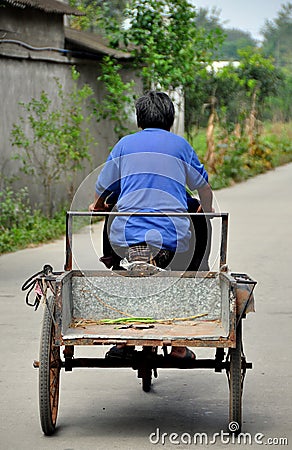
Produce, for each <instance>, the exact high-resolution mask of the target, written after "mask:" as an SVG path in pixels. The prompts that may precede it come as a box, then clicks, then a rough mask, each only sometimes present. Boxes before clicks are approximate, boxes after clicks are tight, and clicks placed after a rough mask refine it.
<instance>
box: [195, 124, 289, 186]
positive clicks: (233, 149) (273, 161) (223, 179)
mask: <svg viewBox="0 0 292 450" xmlns="http://www.w3.org/2000/svg"><path fill="white" fill-rule="evenodd" d="M190 142H191V144H192V146H193V147H194V149H195V150H196V152H197V154H198V155H199V157H200V159H201V160H202V161H204V157H205V154H206V136H205V133H204V130H201V131H199V132H196V133H193V134H192V135H191V136H190ZM216 148H217V149H216V172H215V173H213V174H211V175H210V177H209V178H210V184H211V186H212V188H213V189H215V190H216V189H222V188H224V187H228V186H231V185H232V184H234V183H238V182H241V181H244V180H247V179H248V178H251V177H253V176H255V175H258V174H260V173H264V172H266V171H268V170H271V169H273V168H274V167H277V166H279V165H281V164H285V163H288V162H291V161H292V133H291V124H287V125H286V126H285V125H283V124H280V123H279V124H268V125H266V126H265V128H264V130H263V131H262V134H261V135H258V136H257V139H256V141H255V143H254V146H253V148H252V150H251V149H250V146H249V141H248V139H247V137H246V136H242V137H237V136H235V135H234V134H232V133H229V134H228V135H226V133H225V130H218V131H217V135H216ZM204 162H205V161H204ZM205 165H206V169H207V171H208V170H209V168H208V164H207V163H206V162H205Z"/></svg>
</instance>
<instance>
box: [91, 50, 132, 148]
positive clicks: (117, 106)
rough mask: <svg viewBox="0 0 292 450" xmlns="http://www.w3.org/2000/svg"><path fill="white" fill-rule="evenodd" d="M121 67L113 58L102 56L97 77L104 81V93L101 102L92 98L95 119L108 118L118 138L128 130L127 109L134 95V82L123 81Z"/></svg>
mask: <svg viewBox="0 0 292 450" xmlns="http://www.w3.org/2000/svg"><path fill="white" fill-rule="evenodd" d="M121 68H122V66H121V65H120V64H118V63H117V61H116V60H115V59H114V58H112V57H110V56H105V57H104V58H103V60H102V64H101V72H102V74H101V75H100V76H99V77H98V78H97V79H98V81H102V82H103V83H104V86H105V89H106V94H105V96H104V98H103V100H102V101H101V102H97V101H96V100H94V99H93V105H94V115H95V117H96V120H97V121H100V120H101V119H110V120H111V121H112V122H113V123H114V132H115V134H116V137H117V138H118V139H120V138H121V137H122V136H124V135H125V134H126V133H128V132H129V130H128V127H127V124H128V111H129V108H130V106H132V103H133V96H134V94H133V91H132V88H133V86H134V82H133V81H132V82H128V83H125V82H124V81H123V80H122V77H121V75H120V69H121Z"/></svg>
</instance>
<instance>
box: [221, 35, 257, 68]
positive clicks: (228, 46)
mask: <svg viewBox="0 0 292 450" xmlns="http://www.w3.org/2000/svg"><path fill="white" fill-rule="evenodd" d="M224 33H225V40H224V42H223V44H222V46H221V48H220V51H219V55H220V57H221V59H225V60H228V61H236V60H238V58H239V54H238V51H240V50H243V49H245V48H247V47H254V48H255V47H256V46H257V41H256V40H255V39H253V37H252V36H251V34H250V33H248V32H246V31H242V30H238V29H236V28H225V29H224Z"/></svg>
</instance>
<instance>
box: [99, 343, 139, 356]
mask: <svg viewBox="0 0 292 450" xmlns="http://www.w3.org/2000/svg"><path fill="white" fill-rule="evenodd" d="M134 351H135V346H134V345H128V346H126V345H125V346H124V347H118V346H117V345H115V346H114V347H112V348H111V349H110V350H109V351H108V352H107V353H106V354H105V358H118V359H132V358H133V355H134Z"/></svg>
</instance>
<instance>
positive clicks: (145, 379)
mask: <svg viewBox="0 0 292 450" xmlns="http://www.w3.org/2000/svg"><path fill="white" fill-rule="evenodd" d="M143 372H144V373H143V375H142V389H143V391H144V392H149V391H150V389H151V382H152V369H148V368H147V369H144V370H143Z"/></svg>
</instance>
